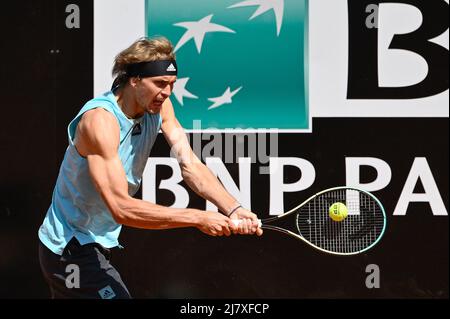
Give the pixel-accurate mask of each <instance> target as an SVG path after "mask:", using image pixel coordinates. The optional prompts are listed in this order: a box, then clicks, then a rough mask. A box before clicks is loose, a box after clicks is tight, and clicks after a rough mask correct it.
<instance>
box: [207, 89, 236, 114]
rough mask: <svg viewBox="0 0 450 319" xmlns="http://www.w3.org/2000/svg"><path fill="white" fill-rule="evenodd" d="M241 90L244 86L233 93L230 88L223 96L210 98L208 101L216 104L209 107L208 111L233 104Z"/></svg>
mask: <svg viewBox="0 0 450 319" xmlns="http://www.w3.org/2000/svg"><path fill="white" fill-rule="evenodd" d="M241 89H242V86H241V87H240V88H238V89H236V90H234V91H233V92H231V90H230V87H228V88H227V90H226V91H225V93H223V95H222V96H219V97H212V98H209V99H208V101H211V102H214V104H213V105H211V106H210V107H208V110H212V109H215V108H217V107H219V106H222V105H224V104H231V103H232V102H233V100H232V98H233V96H235V95H236V94H237V93H238V92H239V91H240V90H241Z"/></svg>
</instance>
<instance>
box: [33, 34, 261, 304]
mask: <svg viewBox="0 0 450 319" xmlns="http://www.w3.org/2000/svg"><path fill="white" fill-rule="evenodd" d="M113 76H115V81H114V83H113V87H112V89H111V91H109V92H107V93H105V94H103V95H101V96H99V97H97V98H94V99H93V100H90V101H89V102H87V103H86V104H85V105H84V106H83V108H82V109H81V110H80V112H79V113H78V115H77V116H76V117H75V118H74V119H73V120H72V121H71V122H70V124H69V126H68V138H69V146H68V148H67V150H66V153H65V156H64V159H63V162H62V164H61V167H60V171H59V175H58V179H57V181H56V186H55V189H54V192H53V196H52V202H51V205H50V207H49V209H48V211H47V214H46V216H45V219H44V221H43V224H42V225H41V227H40V229H39V232H38V235H39V239H40V246H39V259H40V264H41V268H42V271H43V274H44V277H45V279H46V281H47V283H48V284H49V286H50V291H51V296H52V298H104V299H112V298H130V297H131V296H130V293H129V291H128V289H127V287H126V285H125V284H124V283H123V281H122V279H121V277H120V275H119V273H118V272H117V270H116V269H115V268H114V267H113V266H112V265H111V263H110V258H111V251H110V249H111V248H114V247H120V244H119V241H118V238H119V234H120V231H121V228H122V225H126V226H130V227H135V228H143V229H170V228H180V227H196V228H198V229H199V230H200V231H202V232H204V233H205V234H208V235H211V236H223V235H225V236H229V235H230V234H256V235H261V234H262V229H261V228H259V227H258V220H257V216H256V215H255V214H254V213H252V212H250V211H248V210H247V209H245V208H243V207H242V206H241V205H240V204H239V203H238V201H237V200H236V199H235V198H233V196H231V195H230V194H229V193H228V192H227V191H226V190H225V189H224V187H223V186H222V185H221V183H220V182H219V181H218V180H217V178H216V177H215V176H214V175H213V174H212V173H211V171H210V170H209V169H208V168H207V167H206V166H205V165H204V164H203V163H202V162H201V161H200V160H199V159H198V158H197V157H196V155H195V154H194V153H193V151H192V149H191V147H190V144H189V142H188V139H187V137H186V135H185V134H184V132H183V129H182V127H181V125H180V123H179V122H178V120H177V119H176V117H175V114H174V110H173V107H172V104H171V102H170V100H169V96H170V95H171V93H172V89H173V85H174V83H175V81H176V79H177V63H176V61H175V55H174V52H173V46H172V44H171V43H170V42H169V41H168V40H167V39H165V38H151V39H149V38H143V39H139V40H138V41H136V42H135V43H133V44H132V45H131V46H130V47H129V48H127V49H125V50H124V51H122V52H121V53H119V54H118V55H117V56H116V59H115V62H114V67H113ZM160 129H161V131H162V132H163V134H164V136H165V138H166V140H167V142H168V143H169V145H170V146H171V148H172V151H173V153H174V154H176V157H177V159H178V161H179V164H180V167H181V171H182V176H183V178H184V180H185V181H186V183H187V184H188V185H189V187H191V188H192V190H193V191H195V192H196V193H197V194H199V195H200V196H202V197H203V198H204V199H206V200H209V201H211V202H212V203H214V204H215V205H216V206H217V207H218V208H219V210H220V212H221V213H218V212H213V211H202V210H198V209H175V208H168V207H164V206H161V205H157V204H155V203H151V202H147V201H144V200H139V199H135V198H133V197H132V196H133V195H134V194H135V193H136V192H137V191H138V189H139V186H140V184H141V181H142V174H143V171H144V168H145V165H146V163H147V160H148V157H149V154H150V150H151V149H152V146H153V144H154V142H155V139H156V137H157V134H158V132H159V130H160ZM232 219H241V220H243V222H241V223H240V224H239V226H235V224H234V223H232V222H231V220H232Z"/></svg>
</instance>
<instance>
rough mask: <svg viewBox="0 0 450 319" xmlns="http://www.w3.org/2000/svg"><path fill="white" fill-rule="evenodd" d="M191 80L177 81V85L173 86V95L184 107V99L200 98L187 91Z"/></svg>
mask: <svg viewBox="0 0 450 319" xmlns="http://www.w3.org/2000/svg"><path fill="white" fill-rule="evenodd" d="M188 81H189V78H182V79H177V81H176V82H175V84H174V85H173V90H172V93H173V95H175V98H176V99H177V101H178V103H180V104H181V105H183V97H187V98H190V99H198V96H195V95H194V94H192V93H191V92H189V91H188V90H186V84H187V83H188Z"/></svg>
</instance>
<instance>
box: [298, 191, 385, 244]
mask: <svg viewBox="0 0 450 319" xmlns="http://www.w3.org/2000/svg"><path fill="white" fill-rule="evenodd" d="M336 202H341V203H343V204H345V205H346V207H347V209H348V216H347V217H346V218H345V219H344V220H343V221H340V222H336V221H333V220H332V219H331V218H330V216H329V208H330V206H331V205H332V204H333V203H336ZM384 223H385V217H384V213H383V211H382V208H381V207H380V206H379V205H378V203H377V202H376V201H375V199H374V198H372V197H371V196H370V195H368V194H366V193H363V192H359V191H357V190H353V189H341V190H333V191H330V192H326V193H322V194H320V195H319V196H316V197H315V198H313V199H312V200H311V201H309V202H308V203H307V204H306V205H304V206H302V207H301V208H300V211H299V212H298V215H297V227H298V230H299V232H300V234H301V235H302V236H303V237H304V238H305V239H306V240H308V241H309V242H310V243H312V244H313V245H315V246H317V247H319V248H322V249H325V250H328V251H332V252H336V253H356V252H360V251H362V250H365V249H367V248H368V247H370V246H371V245H373V244H374V243H375V242H376V241H377V240H378V239H379V238H380V236H381V235H382V232H383V229H384Z"/></svg>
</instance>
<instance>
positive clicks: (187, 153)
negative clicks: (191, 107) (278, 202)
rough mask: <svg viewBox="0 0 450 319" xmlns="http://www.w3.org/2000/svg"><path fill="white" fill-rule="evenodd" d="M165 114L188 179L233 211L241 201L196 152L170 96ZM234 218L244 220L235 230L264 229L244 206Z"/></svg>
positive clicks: (258, 231)
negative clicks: (226, 187) (224, 185)
mask: <svg viewBox="0 0 450 319" xmlns="http://www.w3.org/2000/svg"><path fill="white" fill-rule="evenodd" d="M161 115H162V118H163V121H162V127H161V129H162V131H163V133H164V136H165V138H166V140H167V142H168V143H169V145H170V147H171V150H172V152H173V153H174V154H175V156H176V157H177V159H178V162H179V163H180V167H181V173H182V176H183V179H184V181H185V182H186V183H187V184H188V185H189V187H190V188H191V189H192V190H193V191H194V192H196V193H197V194H198V195H200V196H201V197H203V198H204V199H207V200H208V201H210V202H212V203H213V204H214V205H216V206H217V207H218V208H219V210H221V211H222V212H224V213H225V214H229V213H230V212H231V211H232V210H233V209H234V208H236V206H237V205H238V203H237V201H236V199H235V198H233V196H231V194H230V193H228V192H227V191H226V190H225V188H224V187H223V186H222V184H221V183H220V182H219V180H218V179H217V177H216V176H215V175H214V174H213V173H212V172H211V171H210V170H209V168H208V167H206V166H205V165H204V164H203V163H202V162H201V161H200V160H199V159H198V157H197V156H196V155H195V154H194V152H193V151H192V148H191V146H190V144H189V141H188V139H187V136H186V134H185V133H184V130H183V128H182V127H181V125H180V123H179V122H178V120H177V119H176V117H175V114H174V110H173V106H172V103H171V102H170V100H169V99H167V100H166V101H165V104H164V106H163V109H162V112H161ZM230 218H233V219H241V220H243V221H244V222H243V223H241V224H240V226H239V229H235V230H234V232H235V233H236V232H239V233H240V234H253V233H256V234H257V235H262V229H261V228H258V227H257V226H258V218H257V216H256V215H255V214H254V213H252V212H250V211H248V210H246V209H244V208H240V209H238V210H236V211H235V213H233V214H232V215H231V216H230Z"/></svg>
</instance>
